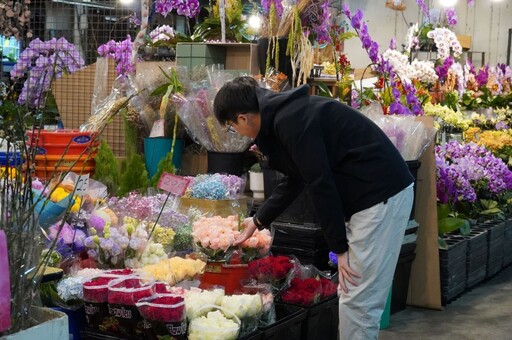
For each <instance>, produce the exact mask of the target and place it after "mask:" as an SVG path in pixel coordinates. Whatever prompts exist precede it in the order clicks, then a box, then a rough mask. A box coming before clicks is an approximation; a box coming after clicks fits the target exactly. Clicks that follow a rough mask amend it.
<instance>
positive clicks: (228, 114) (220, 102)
mask: <svg viewBox="0 0 512 340" xmlns="http://www.w3.org/2000/svg"><path fill="white" fill-rule="evenodd" d="M257 87H258V82H257V81H256V80H254V78H251V77H237V78H235V79H233V80H232V81H230V82H228V83H226V84H224V86H222V87H221V89H220V90H219V92H218V93H217V95H216V96H215V100H214V102H213V111H214V112H215V117H217V119H218V120H219V122H220V123H221V124H223V125H224V124H226V122H228V121H231V122H232V121H234V120H235V118H236V115H238V114H239V113H242V112H244V113H259V111H260V106H259V104H258V98H257V97H256V88H257Z"/></svg>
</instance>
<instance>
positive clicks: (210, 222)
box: [192, 215, 240, 260]
mask: <svg viewBox="0 0 512 340" xmlns="http://www.w3.org/2000/svg"><path fill="white" fill-rule="evenodd" d="M238 226H239V221H238V216H235V215H232V216H228V217H226V218H223V217H220V216H214V217H202V218H200V219H199V220H197V221H196V222H194V224H193V225H192V237H193V240H194V243H195V244H196V245H197V246H198V247H199V248H200V250H201V251H202V252H204V253H205V254H206V255H207V256H208V258H209V259H210V260H223V259H224V256H225V255H226V252H227V250H228V249H229V248H230V247H232V246H233V242H234V241H235V239H236V238H237V237H238V235H240V231H238Z"/></svg>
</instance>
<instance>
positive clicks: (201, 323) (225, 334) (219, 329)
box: [188, 305, 241, 340]
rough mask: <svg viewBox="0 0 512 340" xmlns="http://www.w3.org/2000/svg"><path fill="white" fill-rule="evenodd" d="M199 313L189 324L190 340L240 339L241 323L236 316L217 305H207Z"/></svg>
mask: <svg viewBox="0 0 512 340" xmlns="http://www.w3.org/2000/svg"><path fill="white" fill-rule="evenodd" d="M198 312H199V313H200V316H198V317H196V318H194V319H192V320H191V321H190V324H189V333H188V339H189V340H200V339H223V340H234V339H237V338H238V335H239V332H240V325H241V323H240V319H238V317H237V316H236V315H234V314H232V313H230V312H229V311H227V310H225V309H224V308H222V307H219V306H217V305H210V306H208V305H205V306H204V307H203V309H202V310H200V311H198Z"/></svg>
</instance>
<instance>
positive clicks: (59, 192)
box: [50, 187, 69, 203]
mask: <svg viewBox="0 0 512 340" xmlns="http://www.w3.org/2000/svg"><path fill="white" fill-rule="evenodd" d="M68 195H69V194H68V193H67V192H66V190H64V189H63V188H60V187H59V188H56V189H55V190H53V192H52V193H51V195H50V199H51V200H52V201H53V202H55V203H57V202H60V201H62V200H63V199H64V198H66V197H68Z"/></svg>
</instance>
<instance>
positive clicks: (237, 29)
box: [191, 0, 250, 42]
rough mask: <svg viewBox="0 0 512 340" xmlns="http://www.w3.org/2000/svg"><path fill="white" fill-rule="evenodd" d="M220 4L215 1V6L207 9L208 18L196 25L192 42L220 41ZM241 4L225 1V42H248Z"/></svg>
mask: <svg viewBox="0 0 512 340" xmlns="http://www.w3.org/2000/svg"><path fill="white" fill-rule="evenodd" d="M219 6H220V4H219V1H216V2H215V4H214V5H213V6H212V7H211V8H210V9H209V12H210V13H209V16H208V18H206V19H205V20H204V21H203V22H202V23H200V24H199V25H196V27H195V28H194V34H193V35H192V37H191V38H192V40H193V41H198V42H203V41H208V40H219V41H220V40H221V39H222V28H221V17H220V8H219ZM242 9H243V6H242V2H241V0H226V1H225V17H226V21H225V23H226V25H225V29H226V41H231V42H249V41H250V40H249V38H248V32H247V24H246V21H245V20H244V19H243V17H242Z"/></svg>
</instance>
